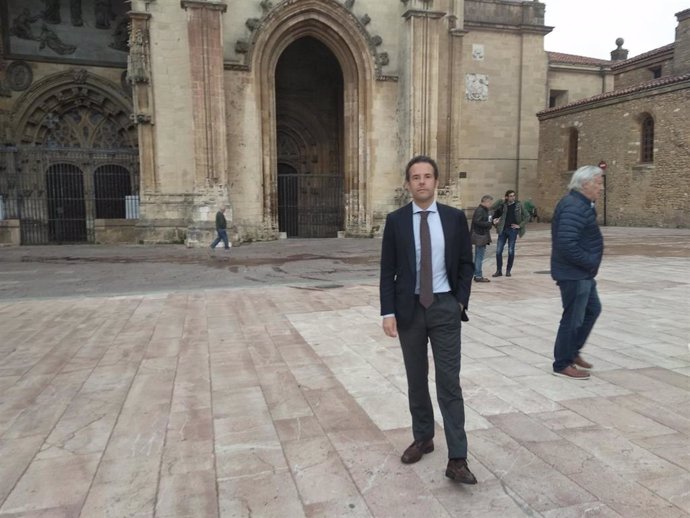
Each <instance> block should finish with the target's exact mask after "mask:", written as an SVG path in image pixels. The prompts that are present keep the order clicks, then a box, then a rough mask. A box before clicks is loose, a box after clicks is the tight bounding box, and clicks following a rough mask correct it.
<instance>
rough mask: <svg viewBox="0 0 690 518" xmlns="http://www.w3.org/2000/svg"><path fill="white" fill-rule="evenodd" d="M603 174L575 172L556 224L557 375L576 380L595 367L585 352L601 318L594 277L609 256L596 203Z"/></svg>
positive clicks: (553, 243)
mask: <svg viewBox="0 0 690 518" xmlns="http://www.w3.org/2000/svg"><path fill="white" fill-rule="evenodd" d="M603 174H604V172H603V171H602V170H601V169H600V168H598V167H596V166H592V165H586V166H583V167H580V168H579V169H578V170H577V171H575V172H574V173H573V177H572V179H571V180H570V184H569V185H568V189H569V190H570V192H569V193H568V194H566V195H565V196H564V197H563V198H561V201H559V202H558V205H557V206H556V210H555V211H554V213H553V220H552V222H551V277H553V279H554V280H555V281H556V284H558V287H559V288H560V290H561V300H562V302H563V316H562V317H561V323H560V326H559V327H558V335H557V336H556V344H555V345H554V362H553V372H554V374H555V375H558V376H566V377H568V378H573V379H588V378H589V372H587V369H591V368H592V365H591V364H590V363H589V362H587V361H585V360H584V359H582V357H581V356H580V349H582V346H583V345H584V344H585V342H586V341H587V337H589V333H590V332H591V331H592V328H593V327H594V323H595V322H596V320H597V318H598V317H599V314H600V313H601V303H600V302H599V295H598V294H597V283H596V281H595V280H594V278H595V277H596V275H597V272H598V271H599V265H600V264H601V257H602V255H603V253H604V238H603V236H602V235H601V231H600V230H599V225H598V223H597V212H596V210H595V209H594V202H596V201H597V199H598V198H599V195H600V194H601V191H602V190H603V180H604V178H603ZM578 367H581V369H578Z"/></svg>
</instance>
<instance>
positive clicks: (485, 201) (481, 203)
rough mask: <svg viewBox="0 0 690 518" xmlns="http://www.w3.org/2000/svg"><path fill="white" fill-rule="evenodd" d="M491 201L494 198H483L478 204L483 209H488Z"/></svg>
mask: <svg viewBox="0 0 690 518" xmlns="http://www.w3.org/2000/svg"><path fill="white" fill-rule="evenodd" d="M492 201H494V200H484V201H482V202H480V205H481V206H482V207H484V208H485V209H488V208H490V207H491V202H492Z"/></svg>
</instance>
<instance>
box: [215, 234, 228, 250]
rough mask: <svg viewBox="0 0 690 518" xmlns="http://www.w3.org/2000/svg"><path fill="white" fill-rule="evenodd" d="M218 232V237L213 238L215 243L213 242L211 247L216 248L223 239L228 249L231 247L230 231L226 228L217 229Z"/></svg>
mask: <svg viewBox="0 0 690 518" xmlns="http://www.w3.org/2000/svg"><path fill="white" fill-rule="evenodd" d="M216 232H218V237H217V238H216V239H214V240H213V243H211V248H215V247H216V245H217V244H218V243H220V242H221V241H222V242H223V244H224V245H225V249H226V250H227V249H228V248H230V246H229V245H228V231H227V230H225V229H216Z"/></svg>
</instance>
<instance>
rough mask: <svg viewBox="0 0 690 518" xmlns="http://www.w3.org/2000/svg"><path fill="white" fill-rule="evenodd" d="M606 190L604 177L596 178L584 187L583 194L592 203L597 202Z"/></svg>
mask: <svg viewBox="0 0 690 518" xmlns="http://www.w3.org/2000/svg"><path fill="white" fill-rule="evenodd" d="M603 190H604V177H603V176H601V175H599V176H595V177H594V178H593V179H592V180H591V181H589V182H587V183H585V184H583V185H582V194H584V195H585V196H586V197H587V198H589V199H590V200H592V201H597V200H598V199H599V196H600V195H601V191H603Z"/></svg>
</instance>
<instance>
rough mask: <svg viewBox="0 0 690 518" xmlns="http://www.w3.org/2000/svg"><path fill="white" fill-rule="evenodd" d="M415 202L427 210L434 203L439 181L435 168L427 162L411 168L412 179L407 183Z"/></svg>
mask: <svg viewBox="0 0 690 518" xmlns="http://www.w3.org/2000/svg"><path fill="white" fill-rule="evenodd" d="M405 183H406V187H407V190H408V191H410V194H411V195H412V199H413V200H414V202H415V203H416V204H417V205H419V206H420V207H422V208H426V207H428V206H429V205H431V203H432V202H433V201H434V196H435V195H436V185H437V184H438V180H437V179H436V178H434V168H433V167H432V166H431V164H427V163H426V162H419V163H417V164H414V165H413V166H412V167H410V179H409V180H408V181H407V182H405Z"/></svg>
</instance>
